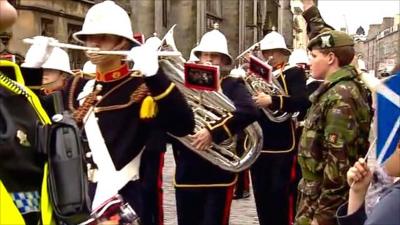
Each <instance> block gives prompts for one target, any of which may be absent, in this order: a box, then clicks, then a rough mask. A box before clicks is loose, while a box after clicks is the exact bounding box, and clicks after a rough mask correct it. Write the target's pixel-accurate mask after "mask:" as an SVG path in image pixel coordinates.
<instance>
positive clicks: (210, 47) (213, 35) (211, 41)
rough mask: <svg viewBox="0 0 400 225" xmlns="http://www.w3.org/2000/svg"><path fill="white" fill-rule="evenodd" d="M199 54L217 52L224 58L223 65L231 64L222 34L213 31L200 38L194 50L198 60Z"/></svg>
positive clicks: (226, 44) (226, 42)
mask: <svg viewBox="0 0 400 225" xmlns="http://www.w3.org/2000/svg"><path fill="white" fill-rule="evenodd" d="M201 52H217V53H221V54H222V55H223V56H224V59H225V64H226V65H231V64H232V61H233V60H232V57H231V55H229V52H228V41H227V40H226V37H225V35H224V34H223V33H221V32H220V31H219V30H217V29H214V30H212V31H209V32H207V33H205V34H204V35H203V37H201V40H200V44H199V45H198V46H197V47H196V48H195V50H194V52H193V53H194V55H195V56H196V57H197V58H200V53H201Z"/></svg>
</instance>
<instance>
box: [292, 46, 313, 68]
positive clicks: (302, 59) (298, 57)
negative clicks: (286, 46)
mask: <svg viewBox="0 0 400 225" xmlns="http://www.w3.org/2000/svg"><path fill="white" fill-rule="evenodd" d="M298 63H304V64H307V65H308V64H310V60H309V58H308V55H307V51H306V50H305V49H302V48H298V49H295V50H293V52H292V54H291V55H290V57H289V64H290V65H296V64H298Z"/></svg>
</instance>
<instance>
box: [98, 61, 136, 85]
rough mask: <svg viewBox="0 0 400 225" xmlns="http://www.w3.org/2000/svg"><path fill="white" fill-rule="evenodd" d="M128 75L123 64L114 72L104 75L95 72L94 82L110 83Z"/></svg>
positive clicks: (127, 69)
mask: <svg viewBox="0 0 400 225" xmlns="http://www.w3.org/2000/svg"><path fill="white" fill-rule="evenodd" d="M128 75H129V67H128V64H123V65H121V66H120V67H119V68H117V69H115V70H111V71H108V72H106V73H100V72H96V80H97V81H101V82H111V81H116V80H119V79H122V78H124V77H126V76H128Z"/></svg>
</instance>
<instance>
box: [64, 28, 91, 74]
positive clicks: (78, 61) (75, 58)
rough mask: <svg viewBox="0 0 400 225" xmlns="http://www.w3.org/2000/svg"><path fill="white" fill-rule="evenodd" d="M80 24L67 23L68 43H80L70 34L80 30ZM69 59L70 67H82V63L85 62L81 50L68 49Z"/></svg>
mask: <svg viewBox="0 0 400 225" xmlns="http://www.w3.org/2000/svg"><path fill="white" fill-rule="evenodd" d="M81 28H82V26H81V25H77V24H71V23H68V43H69V44H75V45H79V44H80V43H79V42H78V41H76V40H75V39H74V38H73V37H72V35H73V34H74V33H75V32H78V31H80V30H81ZM68 55H69V61H70V64H71V69H82V67H83V64H85V62H86V60H87V59H86V56H85V54H83V52H82V51H81V50H76V49H68Z"/></svg>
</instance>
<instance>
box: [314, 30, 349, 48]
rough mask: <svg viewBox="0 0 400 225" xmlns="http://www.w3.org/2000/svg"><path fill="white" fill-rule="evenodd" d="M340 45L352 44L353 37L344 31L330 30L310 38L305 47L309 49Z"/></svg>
mask: <svg viewBox="0 0 400 225" xmlns="http://www.w3.org/2000/svg"><path fill="white" fill-rule="evenodd" d="M342 46H354V41H353V38H352V37H350V36H349V35H348V34H346V33H344V32H341V31H337V30H330V31H327V32H324V33H322V34H320V35H318V36H316V37H315V38H313V39H311V41H310V42H309V43H308V46H307V48H308V49H309V50H311V49H313V48H316V49H325V48H335V47H342Z"/></svg>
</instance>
